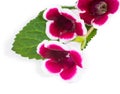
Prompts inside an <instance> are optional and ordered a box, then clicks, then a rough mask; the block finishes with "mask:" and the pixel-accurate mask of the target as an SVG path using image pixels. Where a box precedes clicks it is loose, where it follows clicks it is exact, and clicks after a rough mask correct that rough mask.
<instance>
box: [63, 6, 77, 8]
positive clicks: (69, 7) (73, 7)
mask: <svg viewBox="0 0 120 94" xmlns="http://www.w3.org/2000/svg"><path fill="white" fill-rule="evenodd" d="M62 8H67V9H76V7H75V6H62Z"/></svg>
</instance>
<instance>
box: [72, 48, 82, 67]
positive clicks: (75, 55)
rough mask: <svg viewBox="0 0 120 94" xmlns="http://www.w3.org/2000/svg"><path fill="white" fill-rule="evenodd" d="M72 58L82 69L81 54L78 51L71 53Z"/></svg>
mask: <svg viewBox="0 0 120 94" xmlns="http://www.w3.org/2000/svg"><path fill="white" fill-rule="evenodd" d="M70 56H71V58H72V60H73V61H74V62H75V63H76V64H77V65H78V66H79V67H81V68H82V57H81V55H80V54H79V52H76V51H73V50H72V51H70Z"/></svg>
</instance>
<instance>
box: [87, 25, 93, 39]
mask: <svg viewBox="0 0 120 94" xmlns="http://www.w3.org/2000/svg"><path fill="white" fill-rule="evenodd" d="M93 30H94V27H93V26H92V27H91V28H90V29H89V30H88V32H87V34H86V35H85V37H88V36H89V35H90V33H91V32H92V31H93Z"/></svg>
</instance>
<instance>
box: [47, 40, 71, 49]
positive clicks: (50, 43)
mask: <svg viewBox="0 0 120 94" xmlns="http://www.w3.org/2000/svg"><path fill="white" fill-rule="evenodd" d="M53 44H55V45H57V46H60V47H61V48H62V49H64V50H65V51H69V47H67V46H66V45H65V44H62V43H61V42H58V41H48V42H46V43H45V47H46V48H47V47H48V46H49V45H53Z"/></svg>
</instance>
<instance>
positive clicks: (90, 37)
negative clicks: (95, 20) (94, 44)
mask: <svg viewBox="0 0 120 94" xmlns="http://www.w3.org/2000/svg"><path fill="white" fill-rule="evenodd" d="M87 29H88V30H89V29H90V26H87ZM96 34H97V29H96V28H94V29H93V31H92V32H91V33H90V34H89V35H88V36H87V37H86V40H85V44H84V46H82V48H81V49H82V50H83V49H85V48H86V46H87V45H88V43H89V42H90V41H91V39H92V38H93V37H94V36H95V35H96Z"/></svg>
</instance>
